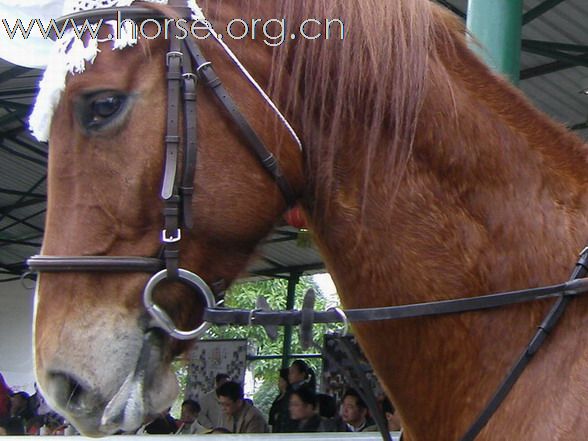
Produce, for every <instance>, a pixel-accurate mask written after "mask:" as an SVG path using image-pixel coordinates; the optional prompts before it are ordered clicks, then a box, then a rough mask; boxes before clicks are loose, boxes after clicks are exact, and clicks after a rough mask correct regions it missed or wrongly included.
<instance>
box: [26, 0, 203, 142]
mask: <svg viewBox="0 0 588 441" xmlns="http://www.w3.org/2000/svg"><path fill="white" fill-rule="evenodd" d="M146 1H149V2H151V3H159V4H167V0H146ZM133 2H134V0H65V1H64V5H63V11H62V14H63V15H66V14H71V13H74V12H79V11H86V10H92V9H100V8H108V7H123V6H130V5H131V4H132V3H133ZM187 4H188V6H189V7H190V9H191V10H192V19H194V20H204V14H203V13H202V9H200V7H199V6H198V5H197V4H196V1H195V0H188V2H187ZM105 24H106V25H108V26H110V27H111V29H112V32H111V35H113V36H115V35H116V36H117V38H113V39H112V40H111V43H112V49H113V50H120V49H124V48H126V47H129V46H132V45H134V44H136V43H137V39H136V38H133V30H132V29H131V26H132V25H131V24H130V23H128V22H125V23H124V24H123V27H122V29H121V30H120V31H118V30H117V29H116V23H115V22H114V21H108V22H106V23H105ZM98 43H99V41H98V40H96V39H88V41H87V42H86V43H84V41H83V40H81V39H80V38H78V37H77V35H76V33H75V32H74V30H73V29H69V30H68V31H66V32H65V34H64V36H63V37H62V38H61V39H59V40H58V41H56V42H55V43H54V44H53V45H52V47H51V55H50V57H49V58H48V59H49V60H50V62H49V63H48V64H47V66H46V69H45V73H44V75H43V78H42V80H41V82H40V83H39V94H38V95H37V99H36V101H35V106H34V108H33V112H32V114H31V116H30V118H29V128H30V129H31V132H32V133H33V135H34V136H35V138H37V139H38V140H39V141H48V140H49V131H50V127H51V120H52V119H53V113H54V111H55V108H56V107H57V104H58V103H59V100H60V98H61V93H62V92H63V90H64V89H65V78H66V76H67V74H68V73H70V74H76V73H81V72H83V71H84V70H85V67H86V63H87V62H89V63H92V62H94V59H95V58H96V56H97V55H98V53H99V52H100V50H99V49H98Z"/></svg>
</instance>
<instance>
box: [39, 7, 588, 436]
mask: <svg viewBox="0 0 588 441" xmlns="http://www.w3.org/2000/svg"><path fill="white" fill-rule="evenodd" d="M178 3H179V4H178ZM170 6H172V7H173V9H174V11H175V13H177V14H178V16H180V17H190V15H191V12H192V11H191V10H190V8H187V7H185V6H184V4H183V3H182V1H181V0H171V1H170ZM117 13H120V14H121V17H122V18H123V19H126V18H128V19H133V20H142V19H147V18H160V19H161V18H167V16H165V15H164V14H163V13H161V12H159V11H158V10H156V9H152V8H146V7H140V6H130V7H117V8H103V9H96V10H90V11H82V12H77V13H75V14H71V15H69V16H65V17H62V18H61V19H60V20H59V21H58V24H59V23H64V22H65V21H66V20H72V19H75V20H85V19H95V18H98V17H99V18H104V17H105V16H106V17H108V16H111V15H112V16H115V15H116V14H117ZM176 32H177V31H176ZM175 36H176V35H175V34H173V31H172V36H171V38H170V47H169V51H168V53H167V54H166V64H167V92H168V97H167V101H168V102H167V133H166V136H165V170H164V178H163V185H162V191H161V197H162V199H163V203H164V210H163V211H164V213H163V214H164V227H163V230H162V234H161V243H162V257H161V258H154V257H139V256H132V257H128V256H67V257H64V256H33V257H31V258H30V259H29V260H28V265H29V267H30V269H31V270H32V271H36V272H87V271H89V272H96V271H102V272H146V273H155V274H154V275H153V276H152V277H151V279H150V280H149V281H148V283H147V285H146V286H145V289H144V292H143V301H144V304H145V307H146V309H147V311H148V312H149V314H150V315H151V316H152V317H153V319H154V320H155V322H156V323H157V325H158V326H159V327H161V328H162V329H163V330H164V331H166V332H167V333H168V334H169V335H171V336H173V337H175V338H178V339H193V338H196V337H198V336H200V335H201V334H202V333H203V332H205V331H206V329H207V327H208V326H209V325H210V324H234V325H252V324H255V325H262V326H265V327H268V328H269V327H271V326H276V325H301V329H304V330H305V332H306V333H307V334H308V333H309V332H310V331H311V330H312V325H313V324H314V323H344V325H345V330H347V329H348V326H349V323H351V322H366V321H378V320H399V319H405V318H415V317H427V316H438V315H446V314H456V313H463V312H468V311H480V310H486V309H489V308H497V307H501V306H505V305H512V304H518V303H522V302H529V301H533V300H538V299H545V298H552V297H555V298H556V302H555V303H554V305H553V306H552V307H551V309H550V311H549V313H548V314H547V315H546V317H545V318H544V320H543V322H542V323H541V324H540V326H539V327H538V330H537V332H536V334H535V335H534V337H533V338H532V339H531V341H530V343H529V344H528V345H527V347H525V349H524V350H523V352H522V353H521V355H520V357H519V359H518V360H517V361H516V362H515V364H514V365H513V367H512V368H511V370H510V371H509V373H508V374H507V375H506V377H505V378H504V380H503V382H502V384H501V385H500V386H499V387H498V389H497V391H496V392H495V394H494V395H493V397H492V398H491V399H490V401H489V402H488V403H487V405H486V407H485V408H484V410H483V411H482V412H481V413H480V415H479V416H478V418H477V419H476V420H475V421H474V423H473V424H472V425H471V426H470V428H469V429H468V431H467V432H466V434H465V435H464V436H463V437H462V438H461V441H473V440H474V439H475V438H476V437H477V435H478V434H479V433H480V432H481V430H482V429H483V428H484V426H485V425H486V423H487V422H488V421H489V419H490V418H491V416H492V415H493V414H494V412H495V411H496V409H498V407H499V406H500V404H501V403H502V402H503V400H504V399H505V398H506V396H507V395H508V392H509V391H510V389H511V388H512V386H513V385H514V384H515V382H516V381H517V379H518V378H519V377H520V375H521V374H522V372H523V370H524V369H525V367H526V366H527V365H528V364H529V362H530V361H531V359H532V357H533V356H534V355H535V354H536V353H537V351H538V350H539V348H540V347H541V345H542V343H543V342H544V341H545V339H546V338H547V336H548V335H549V333H550V332H551V331H552V330H553V329H554V327H555V325H556V324H557V323H558V321H559V319H560V318H561V316H562V315H563V312H564V310H565V308H566V306H567V305H568V303H569V302H570V300H571V299H572V298H573V297H575V296H578V295H581V294H584V293H586V292H588V279H586V278H585V276H586V274H587V273H588V248H586V249H584V250H583V251H582V253H581V254H580V257H579V259H578V261H577V263H576V267H575V269H574V271H573V273H572V275H571V279H570V281H568V282H566V283H562V284H559V285H553V286H547V287H540V288H533V289H526V290H520V291H511V292H505V293H498V294H490V295H485V296H477V297H466V298H460V299H455V300H443V301H437V302H430V303H419V304H412V305H402V306H390V307H382V308H365V309H351V310H346V311H342V310H340V309H338V308H332V309H329V310H327V311H320V312H319V311H314V309H313V307H308V308H303V309H302V310H300V311H298V310H289V311H270V310H252V311H248V310H237V309H228V308H220V307H217V306H216V304H217V302H216V299H215V296H214V294H213V290H212V289H211V288H210V287H209V285H208V284H207V283H206V282H205V281H204V280H202V278H200V277H199V276H198V275H197V274H194V273H193V272H190V271H187V270H185V269H182V268H180V267H179V242H180V240H181V231H182V229H186V228H187V229H189V228H191V227H192V223H193V218H192V211H191V210H192V196H193V192H194V188H193V182H194V176H195V170H196V161H197V150H198V146H197V143H198V138H197V131H196V89H197V85H198V83H202V84H204V85H205V86H206V87H208V88H209V89H210V90H212V91H213V93H214V94H215V96H216V97H217V98H218V100H219V102H220V104H221V105H222V107H223V108H224V109H225V111H226V112H227V114H228V115H229V117H230V118H231V120H232V121H233V123H234V124H236V126H237V127H238V128H239V130H240V132H241V135H242V136H243V138H244V139H245V141H246V143H247V146H248V147H249V149H250V151H251V152H252V153H253V154H254V155H255V157H256V158H257V159H258V160H259V162H260V163H261V165H262V166H263V168H264V169H265V170H266V171H267V172H268V173H269V175H270V176H271V177H272V178H273V179H274V181H275V182H276V184H277V186H278V188H279V189H280V191H281V193H282V195H283V197H284V200H285V201H286V204H287V206H292V205H293V204H294V202H295V200H296V195H295V193H294V192H293V190H292V188H291V187H290V185H289V183H288V181H287V179H286V178H285V176H284V175H283V174H282V171H281V169H280V167H279V165H278V163H277V161H276V158H275V157H274V156H273V154H272V153H271V152H270V151H269V150H268V149H267V147H266V146H265V145H264V143H263V141H262V140H261V139H260V138H259V136H258V135H257V134H256V133H255V131H254V130H253V128H252V127H251V125H250V124H249V123H248V122H247V120H246V119H245V117H244V116H243V114H242V113H241V112H240V111H239V109H238V107H237V106H236V104H235V103H234V101H233V100H232V98H231V97H230V95H229V94H228V92H227V91H226V89H225V88H224V86H223V85H222V83H221V80H220V79H219V77H218V76H217V75H216V73H215V71H214V69H213V68H212V64H211V63H210V62H208V61H207V60H206V59H205V58H204V56H203V55H202V52H201V51H200V48H199V47H198V45H197V44H196V42H195V41H194V40H191V39H182V40H180V39H178V38H175ZM244 73H245V74H246V75H248V74H247V73H246V72H244ZM182 104H183V115H184V133H183V140H184V144H183V146H180V140H181V139H182V136H180V124H179V120H180V113H181V112H180V106H181V105H182ZM274 109H275V107H274ZM275 110H276V111H277V109H275ZM278 113H279V112H278ZM279 116H280V118H281V119H282V121H285V120H284V118H283V116H282V115H281V114H279ZM286 124H287V123H286ZM288 128H289V127H288ZM180 147H181V148H182V153H183V161H182V162H183V169H182V176H181V179H179V178H178V174H179V171H180V164H179V158H178V157H179V154H180ZM163 280H177V281H181V282H183V283H184V284H187V285H188V286H190V287H191V288H193V289H194V290H195V291H196V292H197V293H198V294H199V295H200V296H201V297H202V299H204V301H205V302H206V308H205V310H204V315H203V323H202V324H201V325H200V326H199V327H198V328H196V329H194V330H191V331H183V330H180V329H178V328H177V327H176V326H175V324H174V323H173V320H172V319H171V318H170V317H169V315H168V314H167V313H166V312H165V311H164V310H163V309H162V308H160V307H159V306H158V305H157V304H156V303H155V302H154V301H153V298H152V293H153V290H154V289H155V287H156V286H157V285H158V284H159V283H161V282H162V281H163ZM305 304H307V302H306V301H305ZM308 304H310V305H312V304H313V303H312V302H310V303H308ZM303 339H305V340H308V339H309V336H308V335H306V336H303ZM380 429H381V433H382V435H383V437H384V438H385V439H390V437H389V433H387V432H386V430H385V428H380Z"/></svg>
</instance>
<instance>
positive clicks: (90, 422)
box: [48, 331, 178, 437]
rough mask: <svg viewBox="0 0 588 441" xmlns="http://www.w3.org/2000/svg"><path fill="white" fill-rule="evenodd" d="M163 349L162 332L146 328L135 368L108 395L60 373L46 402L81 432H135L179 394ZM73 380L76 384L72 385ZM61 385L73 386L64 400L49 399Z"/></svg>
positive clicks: (100, 433)
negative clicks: (68, 396) (64, 402)
mask: <svg viewBox="0 0 588 441" xmlns="http://www.w3.org/2000/svg"><path fill="white" fill-rule="evenodd" d="M164 349H165V346H164V343H163V338H162V337H161V333H160V332H159V331H148V332H147V333H145V335H144V338H143V343H142V345H141V349H140V351H139V355H138V358H137V361H136V363H135V366H134V368H133V369H132V370H131V372H129V373H128V375H127V376H126V378H125V379H124V381H123V382H122V385H121V386H120V387H119V388H118V390H117V391H116V392H115V393H114V394H113V395H112V396H111V397H110V398H104V396H103V395H102V394H100V393H99V392H97V391H96V390H95V389H92V388H89V387H84V384H83V383H82V382H79V381H76V380H75V379H71V378H67V377H63V378H61V379H60V380H58V381H56V380H55V379H52V381H51V382H50V385H51V386H50V388H49V390H48V392H49V393H48V401H49V404H50V405H51V406H52V407H54V408H55V409H56V410H57V411H58V412H59V413H61V414H62V415H63V416H65V417H66V418H67V420H68V421H70V422H71V423H72V424H73V425H74V426H75V427H76V429H77V430H79V431H80V433H82V434H83V435H86V436H91V437H101V436H108V435H113V434H116V433H120V432H126V433H134V432H135V431H136V430H137V429H139V428H140V427H141V426H142V425H143V424H145V423H147V422H149V421H150V420H152V419H153V418H154V417H155V416H156V415H157V414H159V413H161V412H163V411H165V410H166V409H168V408H169V407H170V406H171V404H172V403H173V401H174V399H175V398H176V396H177V394H178V385H177V381H176V377H175V375H174V373H173V372H172V371H171V369H170V366H169V363H166V362H165V361H164V360H165V359H166V357H164V353H163V352H164ZM66 382H69V384H65V383H66ZM72 382H73V383H74V384H75V386H74V387H73V388H72V387H71V383H72ZM64 388H69V389H71V390H72V393H71V398H70V399H68V401H67V403H66V404H65V405H63V403H54V402H52V400H51V399H50V397H51V396H58V394H59V390H60V389H61V390H63V389H64ZM76 390H81V391H83V392H76Z"/></svg>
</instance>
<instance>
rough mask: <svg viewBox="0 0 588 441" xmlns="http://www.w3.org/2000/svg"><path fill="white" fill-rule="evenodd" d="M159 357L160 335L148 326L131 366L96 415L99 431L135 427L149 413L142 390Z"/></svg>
mask: <svg viewBox="0 0 588 441" xmlns="http://www.w3.org/2000/svg"><path fill="white" fill-rule="evenodd" d="M161 359H162V337H161V332H160V331H158V330H154V329H152V330H149V331H147V332H146V333H145V336H144V337H143V344H142V346H141V351H140V352H139V358H138V359H137V364H136V365H135V369H134V370H133V371H132V372H130V373H129V375H128V376H127V378H125V380H124V382H123V384H122V386H121V387H120V389H119V390H118V392H117V393H116V394H115V395H114V396H113V397H112V398H111V400H110V401H109V402H108V404H107V405H106V407H105V408H104V412H103V413H102V417H101V419H100V428H101V430H102V431H103V432H108V433H115V432H117V431H118V430H122V431H124V432H133V431H135V430H137V429H138V428H139V427H140V426H141V425H142V424H143V422H144V421H145V419H146V418H147V417H148V414H149V413H150V407H151V406H150V404H151V403H150V402H149V399H148V397H147V395H146V394H145V392H146V390H148V388H150V387H151V385H152V384H153V380H154V375H155V372H156V370H155V369H152V367H153V366H156V365H158V364H159V363H160V362H161Z"/></svg>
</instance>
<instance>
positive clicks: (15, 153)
mask: <svg viewBox="0 0 588 441" xmlns="http://www.w3.org/2000/svg"><path fill="white" fill-rule="evenodd" d="M0 149H2V150H4V151H5V152H7V153H10V154H11V155H13V156H16V157H18V158H21V159H24V160H26V161H29V162H32V163H33V164H37V165H40V166H41V167H44V168H47V161H43V160H42V159H38V158H33V157H31V156H29V155H25V154H24V153H21V152H19V151H17V150H14V149H12V148H10V147H7V146H6V145H5V144H3V143H0Z"/></svg>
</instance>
